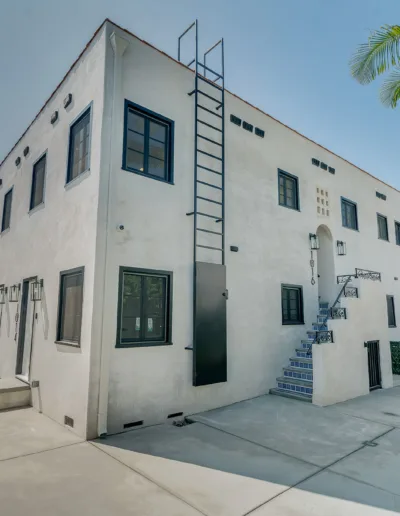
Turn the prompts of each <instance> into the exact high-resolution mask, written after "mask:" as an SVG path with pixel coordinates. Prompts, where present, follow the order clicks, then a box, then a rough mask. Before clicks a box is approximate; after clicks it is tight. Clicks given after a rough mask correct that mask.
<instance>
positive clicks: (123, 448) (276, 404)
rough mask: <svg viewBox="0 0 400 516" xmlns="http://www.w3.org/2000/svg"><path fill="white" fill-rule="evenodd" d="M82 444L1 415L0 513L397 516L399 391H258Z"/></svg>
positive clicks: (41, 421) (63, 432) (28, 412)
mask: <svg viewBox="0 0 400 516" xmlns="http://www.w3.org/2000/svg"><path fill="white" fill-rule="evenodd" d="M191 420H192V421H194V423H192V424H189V425H186V426H182V427H176V426H173V425H172V424H165V425H158V426H154V427H148V428H143V429H137V430H134V431H131V432H128V433H125V434H120V435H115V436H111V437H108V438H107V439H105V440H99V441H95V442H91V443H85V442H82V441H81V440H79V439H78V438H76V437H75V436H74V435H73V434H72V433H71V432H70V431H69V430H68V429H65V428H62V427H60V426H59V425H57V424H56V423H54V422H52V421H50V420H49V419H47V418H46V417H44V416H41V415H39V414H37V413H35V412H34V411H33V410H32V409H25V410H18V411H12V412H4V413H0V508H1V514H2V515H3V514H4V516H23V515H24V516H25V514H26V513H27V512H28V513H29V514H30V515H31V516H39V515H42V514H52V515H54V516H58V515H63V516H64V515H71V514H74V515H78V516H80V515H82V516H83V515H92V514H93V515H96V516H103V515H104V516H105V515H107V516H108V515H111V514H118V516H125V515H140V516H147V515H149V516H150V515H157V516H158V515H160V516H161V515H171V516H172V515H174V516H176V515H185V516H186V515H187V516H191V515H200V514H203V515H209V516H228V515H229V516H244V515H248V514H251V515H252V516H264V515H268V516H275V515H279V516H280V515H284V516H297V515H301V516H303V515H304V516H306V515H307V516H309V515H314V514H315V515H318V516H319V515H321V514H323V515H324V516H331V515H332V516H338V515H340V516H346V515H351V516H355V515H360V516H361V515H362V516H369V515H382V516H383V515H385V516H388V515H390V514H399V513H400V387H397V388H394V389H391V390H386V391H377V392H375V393H373V394H371V395H369V396H365V397H363V398H358V399H356V400H352V401H350V402H346V403H342V404H339V405H335V406H332V407H329V408H318V407H314V406H312V405H309V404H306V403H302V402H297V401H293V400H290V399H285V398H279V397H274V396H262V397H260V398H255V399H253V400H249V401H245V402H242V403H237V404H235V405H231V406H229V407H225V408H222V409H218V410H213V411H210V412H206V413H203V414H200V415H196V416H193V417H192V418H191Z"/></svg>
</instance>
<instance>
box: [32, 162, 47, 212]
mask: <svg viewBox="0 0 400 516" xmlns="http://www.w3.org/2000/svg"><path fill="white" fill-rule="evenodd" d="M45 176H46V154H45V155H44V156H42V157H41V158H40V159H39V160H38V161H37V162H36V163H35V164H34V165H33V171H32V188H31V201H30V204H29V209H30V210H33V208H36V206H39V204H42V202H43V201H44V179H45Z"/></svg>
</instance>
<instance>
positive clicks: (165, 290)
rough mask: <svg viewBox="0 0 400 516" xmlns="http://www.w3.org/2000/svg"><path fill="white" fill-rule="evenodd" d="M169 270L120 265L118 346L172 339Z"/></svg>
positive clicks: (157, 343)
mask: <svg viewBox="0 0 400 516" xmlns="http://www.w3.org/2000/svg"><path fill="white" fill-rule="evenodd" d="M171 278H172V273H170V272H159V271H154V272H153V271H146V270H143V269H132V268H129V267H121V268H120V285H119V301H118V303H119V304H118V324H117V344H116V346H117V347H132V346H160V345H163V344H169V343H170V342H171V304H172V303H171V300H172V292H171V289H172V285H171Z"/></svg>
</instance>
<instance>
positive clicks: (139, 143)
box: [127, 131, 144, 153]
mask: <svg viewBox="0 0 400 516" xmlns="http://www.w3.org/2000/svg"><path fill="white" fill-rule="evenodd" d="M127 147H128V149H131V150H135V151H139V152H141V153H143V152H144V136H143V135H142V134H138V133H134V132H132V131H128V141H127Z"/></svg>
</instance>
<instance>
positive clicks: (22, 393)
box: [0, 378, 31, 410]
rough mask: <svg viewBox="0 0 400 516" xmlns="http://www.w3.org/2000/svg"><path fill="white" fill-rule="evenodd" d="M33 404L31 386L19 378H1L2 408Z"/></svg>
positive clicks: (0, 404)
mask: <svg viewBox="0 0 400 516" xmlns="http://www.w3.org/2000/svg"><path fill="white" fill-rule="evenodd" d="M30 405H31V388H30V385H28V384H27V383H24V382H21V381H20V380H18V379H17V378H0V410H5V409H12V408H18V407H29V406H30Z"/></svg>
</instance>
